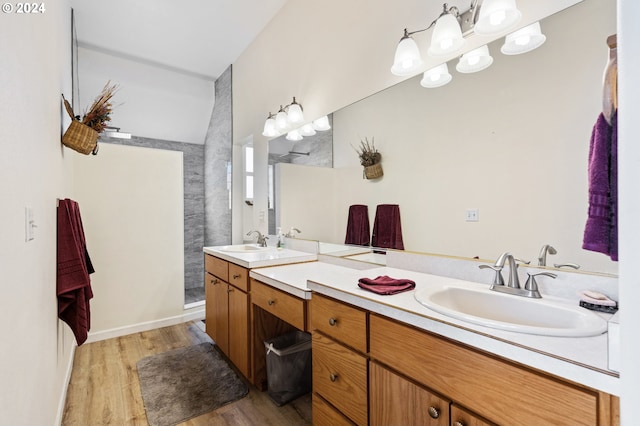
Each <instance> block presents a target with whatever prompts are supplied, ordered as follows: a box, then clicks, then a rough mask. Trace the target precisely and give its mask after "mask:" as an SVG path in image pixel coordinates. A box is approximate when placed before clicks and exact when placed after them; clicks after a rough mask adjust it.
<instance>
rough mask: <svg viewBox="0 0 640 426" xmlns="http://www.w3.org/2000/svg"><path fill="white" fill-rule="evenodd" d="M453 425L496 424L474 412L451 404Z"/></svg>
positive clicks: (479, 425)
mask: <svg viewBox="0 0 640 426" xmlns="http://www.w3.org/2000/svg"><path fill="white" fill-rule="evenodd" d="M451 426H496V425H494V424H493V423H490V422H487V421H485V420H484V419H483V418H482V417H478V416H476V415H475V414H473V413H470V412H469V411H467V410H465V409H463V408H462V407H459V406H457V405H456V404H451Z"/></svg>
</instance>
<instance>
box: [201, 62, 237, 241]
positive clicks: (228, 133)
mask: <svg viewBox="0 0 640 426" xmlns="http://www.w3.org/2000/svg"><path fill="white" fill-rule="evenodd" d="M231 71H232V66H229V68H227V69H226V70H225V72H224V73H223V74H222V75H221V76H220V77H218V79H217V80H216V83H215V94H216V103H215V105H214V107H213V113H212V114H211V121H210V123H209V130H208V131H207V136H206V138H205V144H204V157H205V161H204V164H205V171H204V182H205V203H204V205H205V227H204V228H205V231H204V243H205V244H204V245H205V246H219V245H225V244H230V243H231V180H230V179H231V178H230V175H229V173H231V153H232V144H233V139H232V106H233V105H232V99H231V90H232V87H231V82H232V80H231V79H232V72H231Z"/></svg>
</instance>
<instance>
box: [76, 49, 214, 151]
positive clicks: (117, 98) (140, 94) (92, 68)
mask: <svg viewBox="0 0 640 426" xmlns="http://www.w3.org/2000/svg"><path fill="white" fill-rule="evenodd" d="M194 54H195V53H194ZM78 67H79V72H78V74H79V80H80V84H79V86H80V103H79V106H80V107H81V108H76V111H75V113H76V114H80V113H82V112H84V111H85V110H86V109H87V108H88V107H89V106H90V105H91V103H92V102H93V100H94V99H95V97H96V96H98V95H99V94H100V92H101V91H102V88H103V87H104V85H105V83H106V82H107V81H109V80H110V81H111V83H112V84H114V83H115V84H118V86H119V87H120V89H119V90H118V92H117V93H116V94H115V95H114V97H113V105H114V109H113V114H112V115H111V117H112V119H111V122H110V125H112V126H115V127H120V128H121V129H122V131H123V132H128V133H131V134H133V135H135V136H142V137H146V138H152V139H163V140H169V141H176V142H187V143H196V144H204V139H205V136H206V133H207V129H208V128H209V120H210V119H211V111H212V110H213V103H214V96H215V93H214V82H213V81H210V80H204V79H201V78H198V77H193V76H191V75H185V74H182V73H179V72H175V71H171V70H166V69H162V68H159V67H156V66H151V65H148V64H144V63H141V62H136V61H133V60H131V59H125V58H121V57H117V56H113V55H110V54H108V53H104V52H99V51H96V50H91V49H88V48H82V47H80V48H79V49H78Z"/></svg>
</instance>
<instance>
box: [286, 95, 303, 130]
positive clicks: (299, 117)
mask: <svg viewBox="0 0 640 426" xmlns="http://www.w3.org/2000/svg"><path fill="white" fill-rule="evenodd" d="M287 119H288V120H289V123H291V124H300V123H302V122H303V121H304V115H303V114H302V108H301V107H300V104H298V103H296V98H293V103H292V104H291V105H289V108H288V110H287Z"/></svg>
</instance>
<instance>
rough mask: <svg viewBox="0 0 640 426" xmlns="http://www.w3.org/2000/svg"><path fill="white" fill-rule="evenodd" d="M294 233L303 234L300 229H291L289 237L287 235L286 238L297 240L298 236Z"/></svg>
mask: <svg viewBox="0 0 640 426" xmlns="http://www.w3.org/2000/svg"><path fill="white" fill-rule="evenodd" d="M294 232H297V233H298V234H300V233H301V231H300V230H299V229H298V228H291V229H289V232H287V235H285V237H287V238H295V237H296V234H294Z"/></svg>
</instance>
